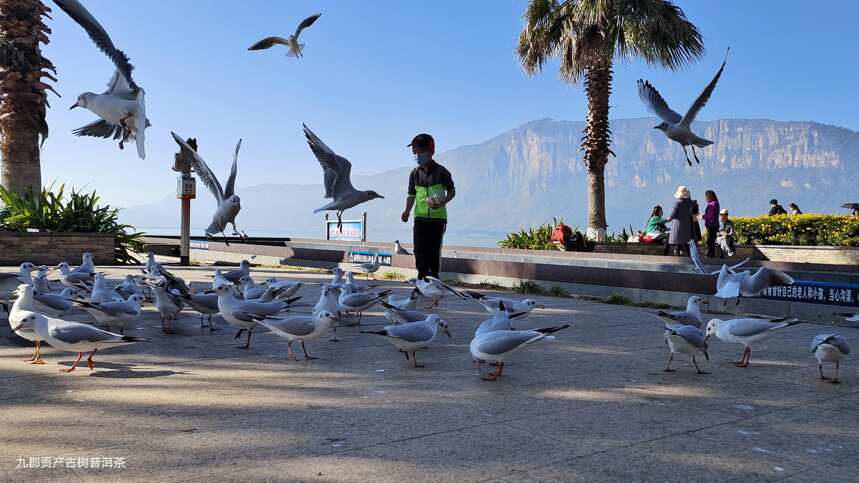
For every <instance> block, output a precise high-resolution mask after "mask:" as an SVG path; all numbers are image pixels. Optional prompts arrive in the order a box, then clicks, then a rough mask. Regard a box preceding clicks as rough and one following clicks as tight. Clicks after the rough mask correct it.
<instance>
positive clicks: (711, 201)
mask: <svg viewBox="0 0 859 483" xmlns="http://www.w3.org/2000/svg"><path fill="white" fill-rule="evenodd" d="M704 198H705V199H706V200H707V208H706V209H704V216H703V217H702V218H704V228H706V229H707V258H713V257H715V256H716V235H717V234H718V233H719V198H718V197H717V196H716V193H715V192H714V191H713V190H707V191H705V192H704Z"/></svg>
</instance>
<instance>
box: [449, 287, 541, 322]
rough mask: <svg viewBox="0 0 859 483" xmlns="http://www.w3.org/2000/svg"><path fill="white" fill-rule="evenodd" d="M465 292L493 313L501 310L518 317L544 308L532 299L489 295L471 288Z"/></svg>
mask: <svg viewBox="0 0 859 483" xmlns="http://www.w3.org/2000/svg"><path fill="white" fill-rule="evenodd" d="M465 294H466V295H468V296H469V297H471V298H473V299H474V300H476V301H477V303H479V304H480V305H482V306H483V309H484V310H486V311H487V312H488V313H490V314H494V313H496V312H499V311H502V310H503V311H505V312H507V313H508V314H510V316H511V317H513V316H516V317H518V316H522V315H528V314H530V313H531V311H532V310H534V309H545V308H546V306H545V305H543V304H539V303H537V301H536V300H533V299H523V300H515V299H510V298H504V297H490V296H487V295H483V294H481V293H478V292H474V291H472V290H466V291H465Z"/></svg>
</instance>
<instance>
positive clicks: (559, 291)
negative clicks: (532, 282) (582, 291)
mask: <svg viewBox="0 0 859 483" xmlns="http://www.w3.org/2000/svg"><path fill="white" fill-rule="evenodd" d="M546 295H548V296H550V297H569V296H570V293H569V292H567V291H566V290H564V287H559V286H557V285H552V286H551V287H549V290H546Z"/></svg>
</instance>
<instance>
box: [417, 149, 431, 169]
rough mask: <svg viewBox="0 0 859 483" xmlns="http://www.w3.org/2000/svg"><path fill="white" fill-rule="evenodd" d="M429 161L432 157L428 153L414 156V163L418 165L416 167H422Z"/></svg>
mask: <svg viewBox="0 0 859 483" xmlns="http://www.w3.org/2000/svg"><path fill="white" fill-rule="evenodd" d="M430 161H432V155H431V154H430V153H428V152H424V153H417V154H415V162H416V163H418V166H424V165H425V164H427V163H429V162H430Z"/></svg>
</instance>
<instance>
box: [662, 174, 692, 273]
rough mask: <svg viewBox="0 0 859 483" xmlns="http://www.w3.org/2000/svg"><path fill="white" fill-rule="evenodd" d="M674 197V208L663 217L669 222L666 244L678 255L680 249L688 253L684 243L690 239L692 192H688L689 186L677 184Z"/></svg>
mask: <svg viewBox="0 0 859 483" xmlns="http://www.w3.org/2000/svg"><path fill="white" fill-rule="evenodd" d="M674 199H676V200H677V201H675V202H674V209H673V210H671V215H670V216H669V217H668V218H666V219H665V221H670V222H671V233H670V234H669V235H668V244H669V245H671V247H672V249H673V252H674V253H673V254H674V255H678V256H679V255H680V252H681V251H682V252H685V253H686V254H687V255H688V254H689V248H688V247H687V246H686V244H687V243H689V240H691V239H692V194H691V193H689V188H687V187H685V186H678V187H677V191H676V192H675V193H674Z"/></svg>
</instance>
